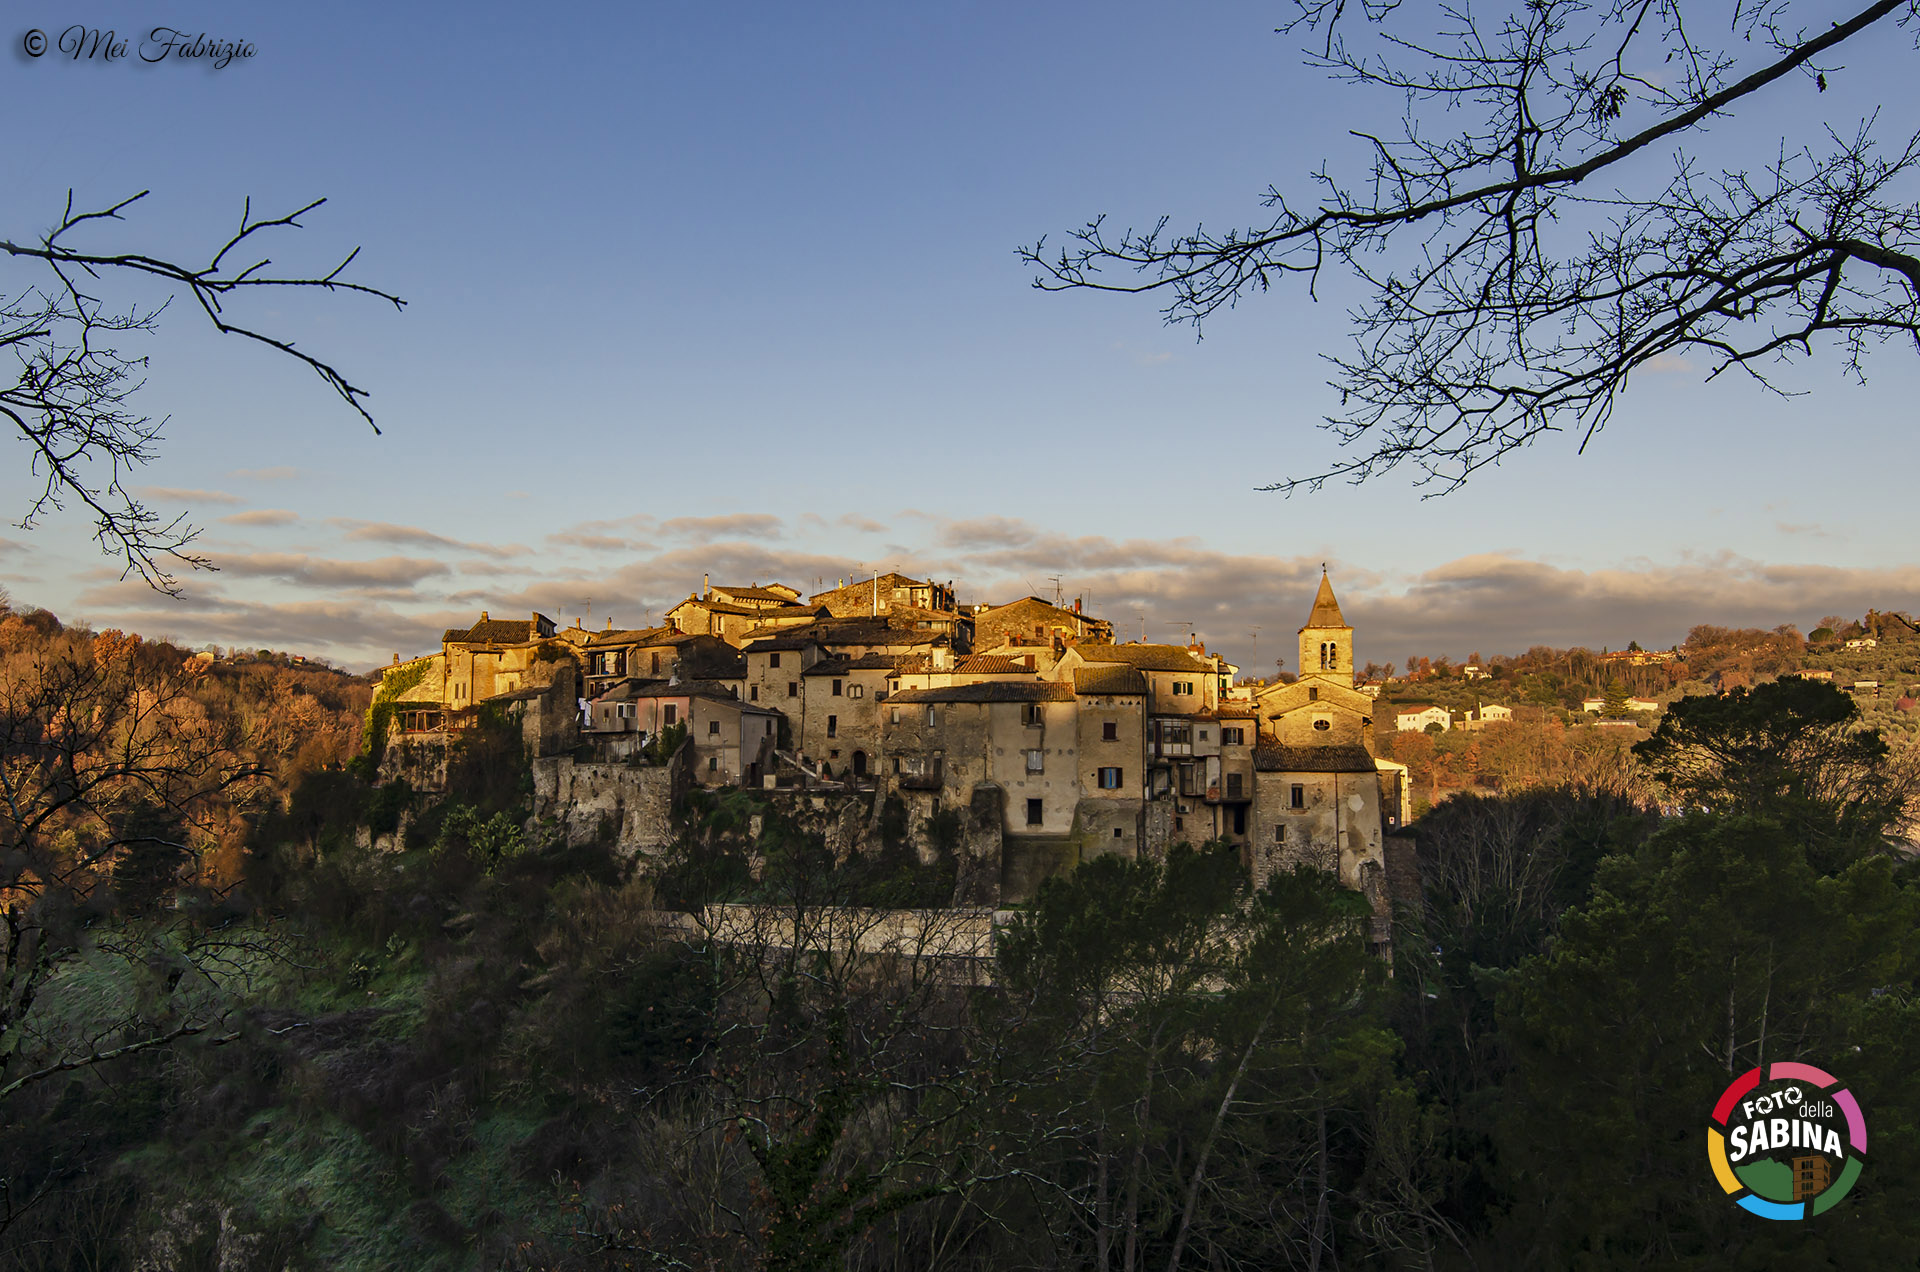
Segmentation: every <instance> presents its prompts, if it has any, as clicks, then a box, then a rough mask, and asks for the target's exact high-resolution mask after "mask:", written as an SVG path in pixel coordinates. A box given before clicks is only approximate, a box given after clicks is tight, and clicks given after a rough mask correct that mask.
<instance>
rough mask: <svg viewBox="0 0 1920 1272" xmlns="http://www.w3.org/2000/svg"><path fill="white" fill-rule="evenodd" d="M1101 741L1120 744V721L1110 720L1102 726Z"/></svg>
mask: <svg viewBox="0 0 1920 1272" xmlns="http://www.w3.org/2000/svg"><path fill="white" fill-rule="evenodd" d="M1100 740H1101V741H1102V742H1118V741H1119V740H1120V723H1119V721H1117V720H1108V721H1107V722H1105V723H1104V724H1102V725H1101V726H1100Z"/></svg>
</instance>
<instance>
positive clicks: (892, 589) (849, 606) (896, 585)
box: [807, 573, 955, 618]
mask: <svg viewBox="0 0 1920 1272" xmlns="http://www.w3.org/2000/svg"><path fill="white" fill-rule="evenodd" d="M807 604H808V606H810V607H814V608H818V607H822V606H824V607H825V608H826V609H827V611H828V612H829V613H831V614H832V615H833V616H834V617H835V618H858V617H866V618H886V617H888V616H889V615H891V614H892V613H893V609H894V607H895V606H896V605H899V606H906V607H909V608H912V609H915V610H934V611H939V612H941V613H945V614H952V613H954V612H955V611H954V605H953V584H952V583H934V582H931V581H929V580H926V579H910V578H908V577H907V576H906V575H904V574H894V573H887V574H880V575H875V576H874V577H872V578H866V579H855V580H853V581H852V582H849V583H846V584H843V585H842V586H840V587H836V588H831V589H829V590H827V591H825V592H817V593H815V594H814V595H812V596H810V597H808V598H807Z"/></svg>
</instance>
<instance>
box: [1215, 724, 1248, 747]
mask: <svg viewBox="0 0 1920 1272" xmlns="http://www.w3.org/2000/svg"><path fill="white" fill-rule="evenodd" d="M1220 744H1221V745H1222V746H1245V745H1246V744H1247V733H1246V730H1245V729H1229V728H1226V727H1224V726H1222V728H1221V730H1220Z"/></svg>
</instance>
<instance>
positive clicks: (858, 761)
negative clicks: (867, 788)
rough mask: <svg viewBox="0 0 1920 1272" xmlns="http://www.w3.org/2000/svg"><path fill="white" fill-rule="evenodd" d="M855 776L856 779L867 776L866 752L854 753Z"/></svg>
mask: <svg viewBox="0 0 1920 1272" xmlns="http://www.w3.org/2000/svg"><path fill="white" fill-rule="evenodd" d="M853 775H854V776H855V777H865V776H866V775H867V753H866V752H865V751H855V752H854V753H853Z"/></svg>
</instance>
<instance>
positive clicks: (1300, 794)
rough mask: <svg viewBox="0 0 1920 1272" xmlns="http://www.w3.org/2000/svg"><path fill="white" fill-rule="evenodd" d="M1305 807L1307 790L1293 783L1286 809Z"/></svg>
mask: <svg viewBox="0 0 1920 1272" xmlns="http://www.w3.org/2000/svg"><path fill="white" fill-rule="evenodd" d="M1306 806H1307V788H1306V787H1304V786H1302V785H1300V783H1298V782H1295V783H1294V784H1293V791H1292V797H1291V798H1290V799H1289V800H1288V802H1287V807H1289V808H1305V807H1306Z"/></svg>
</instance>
